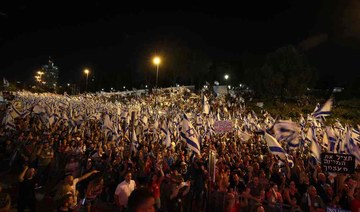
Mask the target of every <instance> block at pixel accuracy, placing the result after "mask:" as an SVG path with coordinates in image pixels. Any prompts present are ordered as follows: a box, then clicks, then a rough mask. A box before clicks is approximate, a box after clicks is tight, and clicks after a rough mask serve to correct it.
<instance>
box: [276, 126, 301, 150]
mask: <svg viewBox="0 0 360 212" xmlns="http://www.w3.org/2000/svg"><path fill="white" fill-rule="evenodd" d="M273 129H274V133H275V138H276V139H277V140H278V141H285V142H286V143H287V144H288V146H289V148H296V147H298V146H299V144H300V142H299V138H298V137H299V132H300V129H299V127H298V126H297V124H296V123H294V122H292V121H284V120H280V121H278V122H276V123H275V124H274V128H273Z"/></svg>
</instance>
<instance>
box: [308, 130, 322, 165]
mask: <svg viewBox="0 0 360 212" xmlns="http://www.w3.org/2000/svg"><path fill="white" fill-rule="evenodd" d="M306 139H307V140H309V141H310V142H311V144H310V152H311V155H312V156H313V157H314V158H315V159H316V161H317V162H318V163H320V161H321V159H320V154H321V147H320V145H319V143H318V141H317V138H316V132H315V128H314V127H311V128H309V131H308V134H307V135H306Z"/></svg>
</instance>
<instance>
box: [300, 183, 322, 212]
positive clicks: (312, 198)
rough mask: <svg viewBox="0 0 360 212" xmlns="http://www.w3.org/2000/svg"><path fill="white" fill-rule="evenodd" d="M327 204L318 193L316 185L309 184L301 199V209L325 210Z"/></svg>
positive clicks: (311, 210) (315, 211) (319, 211)
mask: <svg viewBox="0 0 360 212" xmlns="http://www.w3.org/2000/svg"><path fill="white" fill-rule="evenodd" d="M325 207H326V206H325V204H324V202H323V200H322V198H321V197H320V196H319V195H318V194H317V191H316V188H315V186H309V188H308V189H307V192H306V193H305V194H304V196H303V197H302V200H301V209H302V210H304V211H310V212H324V211H325Z"/></svg>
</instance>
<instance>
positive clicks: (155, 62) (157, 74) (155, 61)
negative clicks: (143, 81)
mask: <svg viewBox="0 0 360 212" xmlns="http://www.w3.org/2000/svg"><path fill="white" fill-rule="evenodd" d="M153 63H154V64H155V65H156V84H155V87H156V88H157V87H158V77H159V65H160V63H161V59H160V57H154V59H153Z"/></svg>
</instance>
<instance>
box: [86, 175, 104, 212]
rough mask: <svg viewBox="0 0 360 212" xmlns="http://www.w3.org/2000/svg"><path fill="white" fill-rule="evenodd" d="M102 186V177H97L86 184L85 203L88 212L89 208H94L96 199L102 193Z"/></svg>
mask: <svg viewBox="0 0 360 212" xmlns="http://www.w3.org/2000/svg"><path fill="white" fill-rule="evenodd" d="M103 186H104V180H103V178H102V177H97V178H95V179H93V180H92V181H90V183H89V184H88V186H87V189H86V193H85V203H86V209H87V211H88V212H90V211H91V208H92V206H94V204H95V201H96V199H97V197H98V196H99V195H100V194H101V193H102V191H103Z"/></svg>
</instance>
